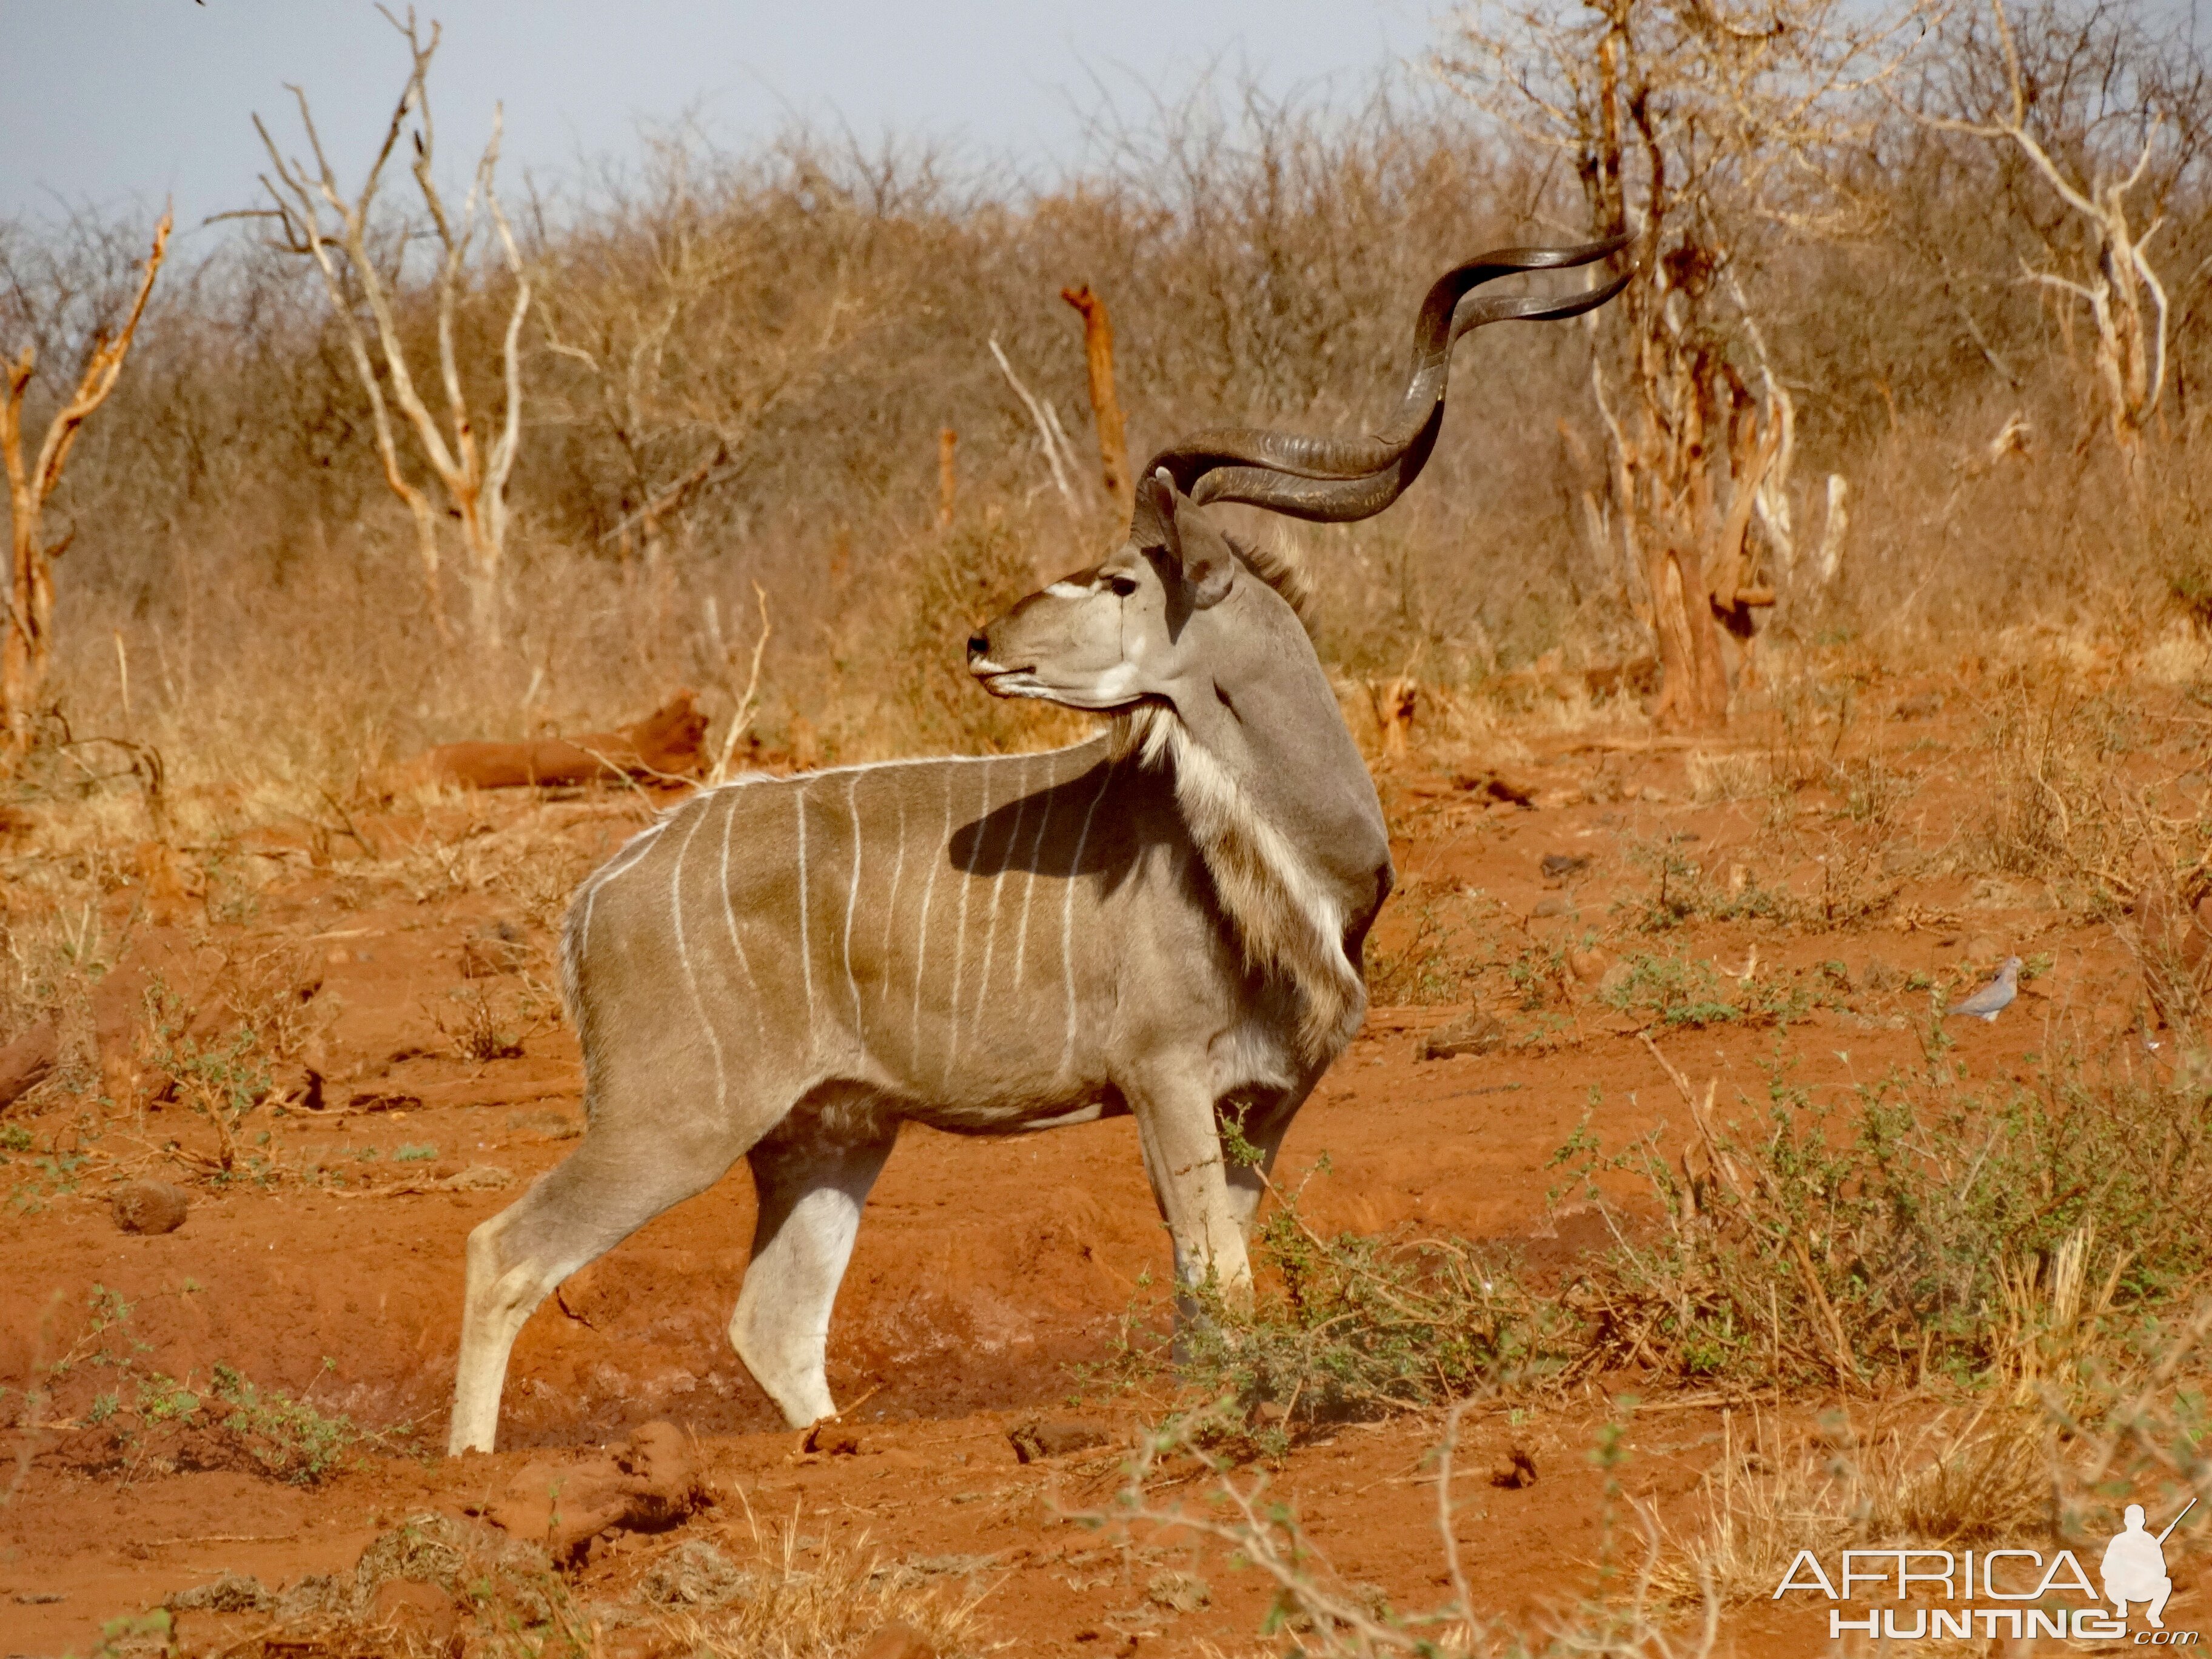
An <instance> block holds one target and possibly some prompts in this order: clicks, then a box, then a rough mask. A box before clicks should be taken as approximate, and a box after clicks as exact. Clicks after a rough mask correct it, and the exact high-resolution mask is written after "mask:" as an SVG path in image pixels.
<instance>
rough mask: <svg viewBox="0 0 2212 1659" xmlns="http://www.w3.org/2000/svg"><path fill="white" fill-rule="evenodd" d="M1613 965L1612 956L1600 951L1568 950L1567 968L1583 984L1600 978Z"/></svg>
mask: <svg viewBox="0 0 2212 1659" xmlns="http://www.w3.org/2000/svg"><path fill="white" fill-rule="evenodd" d="M1612 965H1613V958H1612V957H1608V956H1607V955H1606V953H1605V952H1604V951H1568V952H1567V970H1568V971H1569V972H1570V973H1571V974H1573V975H1574V976H1575V977H1576V978H1577V979H1578V980H1580V981H1582V982H1583V984H1585V985H1588V984H1589V983H1591V982H1592V981H1595V980H1598V979H1601V978H1602V977H1603V976H1604V974H1605V970H1606V969H1607V968H1609V967H1611V966H1612Z"/></svg>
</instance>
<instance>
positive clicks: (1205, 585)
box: [1137, 467, 1237, 611]
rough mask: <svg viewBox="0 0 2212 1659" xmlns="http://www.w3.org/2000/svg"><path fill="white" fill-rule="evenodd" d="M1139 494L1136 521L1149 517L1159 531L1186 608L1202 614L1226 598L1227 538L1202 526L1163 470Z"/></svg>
mask: <svg viewBox="0 0 2212 1659" xmlns="http://www.w3.org/2000/svg"><path fill="white" fill-rule="evenodd" d="M1138 494H1139V497H1140V502H1139V507H1138V509H1137V517H1138V521H1139V523H1144V522H1145V520H1146V518H1147V516H1148V515H1149V518H1150V520H1151V521H1152V523H1153V524H1156V525H1157V526H1158V531H1159V534H1160V538H1161V540H1160V544H1161V545H1162V546H1164V547H1165V548H1166V549H1167V550H1168V554H1169V556H1170V557H1172V558H1173V559H1174V560H1175V561H1176V563H1177V564H1178V565H1179V566H1181V567H1182V580H1183V586H1184V588H1185V589H1186V590H1187V591H1188V594H1189V597H1190V605H1191V609H1192V610H1194V611H1203V610H1205V609H1206V607H1207V606H1209V605H1218V604H1220V603H1221V601H1222V600H1224V599H1227V598H1228V597H1229V590H1230V588H1231V586H1233V585H1234V584H1235V582H1236V580H1237V556H1236V554H1234V553H1233V552H1231V550H1230V547H1229V538H1227V537H1225V536H1224V535H1223V534H1222V533H1221V532H1219V531H1218V530H1216V529H1215V528H1214V527H1213V526H1212V525H1210V524H1208V523H1207V522H1206V514H1205V513H1203V512H1201V511H1200V509H1199V507H1198V504H1197V503H1196V502H1194V501H1192V500H1191V498H1190V497H1189V496H1188V495H1183V494H1182V492H1181V491H1179V490H1178V489H1176V487H1175V480H1174V479H1173V478H1172V477H1170V476H1169V473H1168V470H1167V469H1166V468H1165V467H1162V468H1161V469H1160V470H1159V471H1158V472H1156V473H1154V474H1153V475H1152V477H1150V478H1147V479H1146V481H1145V487H1144V488H1143V489H1140V490H1139V492H1138Z"/></svg>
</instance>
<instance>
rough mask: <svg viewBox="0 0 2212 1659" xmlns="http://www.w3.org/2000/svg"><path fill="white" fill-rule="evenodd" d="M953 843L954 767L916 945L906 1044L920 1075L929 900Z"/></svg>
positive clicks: (949, 774) (923, 893)
mask: <svg viewBox="0 0 2212 1659" xmlns="http://www.w3.org/2000/svg"><path fill="white" fill-rule="evenodd" d="M951 845H952V769H951V767H949V766H948V767H946V768H945V833H944V835H943V836H940V837H939V841H938V843H937V848H936V850H935V851H934V852H933V853H932V854H930V858H929V879H928V880H927V881H926V882H924V883H923V884H922V888H921V936H920V938H918V939H916V940H915V947H914V1032H913V1035H912V1036H911V1037H910V1038H909V1039H908V1044H907V1046H908V1048H911V1049H912V1050H913V1052H914V1059H913V1061H912V1064H913V1066H914V1069H915V1074H916V1075H917V1076H919V1075H920V1074H921V981H922V975H923V974H924V973H925V972H926V971H927V966H928V963H929V902H930V900H932V899H933V898H934V897H935V896H937V866H938V865H939V863H940V862H942V860H943V855H944V854H945V853H946V851H947V849H949V848H951Z"/></svg>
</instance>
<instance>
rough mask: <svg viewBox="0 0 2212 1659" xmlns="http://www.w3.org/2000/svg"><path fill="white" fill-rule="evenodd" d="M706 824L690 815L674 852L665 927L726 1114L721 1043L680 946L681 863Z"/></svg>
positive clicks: (716, 1096) (727, 1094)
mask: <svg viewBox="0 0 2212 1659" xmlns="http://www.w3.org/2000/svg"><path fill="white" fill-rule="evenodd" d="M706 821H707V814H706V811H705V809H704V808H702V809H701V810H700V811H696V812H694V813H693V814H692V815H691V828H690V829H688V830H686V831H685V832H684V844H683V845H682V846H681V847H679V848H677V849H676V868H675V869H674V870H673V871H671V872H670V873H669V877H668V927H669V931H670V932H671V933H674V934H675V936H676V959H677V961H678V962H679V963H683V964H684V987H685V988H686V989H687V990H689V991H690V993H691V1006H692V1007H693V1008H694V1009H695V1010H696V1011H697V1012H698V1015H699V1025H700V1029H701V1030H704V1031H705V1032H706V1034H707V1046H708V1048H711V1049H712V1050H713V1051H714V1101H715V1104H716V1107H717V1108H718V1109H720V1110H721V1111H723V1112H725V1113H726V1112H727V1111H728V1110H729V1105H730V1079H729V1073H727V1071H726V1070H725V1069H724V1066H723V1065H722V1039H721V1036H720V1034H719V1033H718V1032H717V1031H716V1030H714V1021H713V1020H711V1019H709V1018H708V1017H707V1000H706V999H705V998H704V997H702V996H701V995H700V994H699V976H698V975H697V974H696V973H694V972H693V971H692V969H691V952H690V949H689V947H687V946H686V945H685V944H684V859H685V857H686V856H688V855H689V854H690V851H691V843H692V842H693V841H694V840H695V839H696V838H697V836H698V834H699V826H700V825H701V824H702V823H705V822H706Z"/></svg>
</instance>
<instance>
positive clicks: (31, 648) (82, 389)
mask: <svg viewBox="0 0 2212 1659" xmlns="http://www.w3.org/2000/svg"><path fill="white" fill-rule="evenodd" d="M169 226H170V216H169V214H168V212H167V210H164V211H163V213H162V215H161V222H160V223H159V224H157V225H155V227H154V246H153V248H152V251H151V252H149V253H148V254H147V255H146V264H145V269H144V271H143V275H142V276H140V278H139V282H138V293H137V298H136V299H135V300H133V301H131V312H130V314H129V316H128V317H126V318H125V320H124V324H123V326H122V327H121V328H120V329H119V330H118V331H117V332H116V335H115V337H114V338H113V339H112V340H111V339H104V338H100V337H94V340H93V343H92V350H91V352H90V353H89V354H88V357H87V359H86V362H85V366H84V373H83V374H82V375H80V376H79V377H78V379H77V384H76V391H75V392H72V393H71V394H70V399H69V401H68V402H67V403H65V404H63V405H62V406H61V408H60V409H59V410H57V411H56V412H55V415H54V417H53V419H52V421H50V422H47V424H46V438H45V441H43V442H41V443H40V446H39V454H38V459H37V460H36V461H35V462H34V463H33V465H29V466H26V465H24V464H23V399H24V398H25V396H26V395H27V393H28V392H29V391H30V387H31V379H32V376H33V374H35V373H36V372H37V368H38V356H37V353H36V352H35V351H34V350H33V349H32V348H31V347H29V346H25V347H24V348H23V352H22V355H21V356H19V357H17V358H16V359H15V362H12V363H9V365H8V366H7V367H8V398H7V402H6V404H4V405H0V453H4V455H5V459H6V462H7V467H8V526H9V554H10V556H9V567H8V568H9V583H8V593H7V600H8V608H7V613H6V615H5V616H4V617H0V721H4V723H5V727H6V731H5V739H4V740H5V746H6V750H7V751H8V752H9V753H11V754H20V753H21V752H22V750H24V749H25V748H26V747H27V745H28V744H29V743H30V737H31V711H32V709H33V706H34V705H35V704H36V702H37V701H38V697H39V694H40V690H43V689H44V687H45V684H46V671H47V669H48V667H49V666H50V665H52V660H53V620H54V573H53V562H54V560H55V559H56V558H58V556H60V555H61V553H62V551H63V550H64V548H66V547H67V546H68V545H69V541H70V538H69V537H67V536H64V537H63V538H61V540H60V541H58V542H56V543H53V544H48V543H47V542H46V539H45V536H44V533H43V521H44V519H45V515H46V499H47V497H48V496H50V495H52V494H53V492H54V486H55V485H57V484H58V483H60V482H61V477H62V468H63V467H64V466H65V465H68V462H69V453H70V446H71V445H73V444H75V443H76V435H77V433H78V431H79V430H80V429H82V427H83V425H84V423H85V422H86V421H87V420H88V418H89V417H90V416H91V415H92V412H93V411H94V410H96V409H98V408H99V407H100V404H103V403H105V402H106V401H107V394H108V393H109V392H112V391H114V390H115V382H116V380H117V378H118V376H120V375H121V374H122V373H123V360H124V358H125V357H126V356H129V355H130V352H131V339H132V337H134V336H135V335H136V334H137V331H138V323H139V319H141V318H143V316H145V314H146V301H147V300H148V298H149V297H150V296H151V295H152V294H153V292H154V278H155V276H158V275H159V274H160V273H161V260H162V258H163V256H164V255H165V254H167V252H168V247H169Z"/></svg>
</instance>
